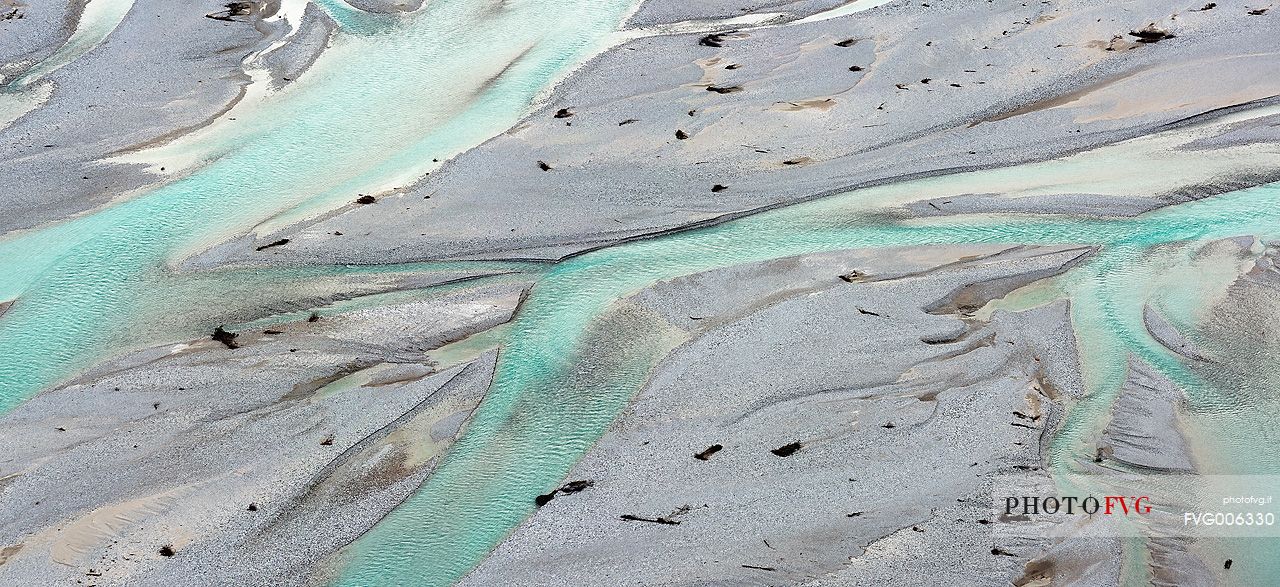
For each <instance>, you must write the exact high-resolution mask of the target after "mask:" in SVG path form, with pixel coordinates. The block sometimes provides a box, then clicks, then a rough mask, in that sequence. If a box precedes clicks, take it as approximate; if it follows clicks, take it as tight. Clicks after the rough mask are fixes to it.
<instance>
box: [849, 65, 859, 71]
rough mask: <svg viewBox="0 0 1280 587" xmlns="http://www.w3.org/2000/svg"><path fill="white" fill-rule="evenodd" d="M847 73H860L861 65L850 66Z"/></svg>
mask: <svg viewBox="0 0 1280 587" xmlns="http://www.w3.org/2000/svg"><path fill="white" fill-rule="evenodd" d="M849 71H862V66H861V65H850V66H849Z"/></svg>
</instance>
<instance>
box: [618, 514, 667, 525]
mask: <svg viewBox="0 0 1280 587" xmlns="http://www.w3.org/2000/svg"><path fill="white" fill-rule="evenodd" d="M618 517H619V518H622V519H623V520H626V521H628V522H648V523H650V524H666V525H668V526H676V525H679V524H680V520H673V519H671V518H665V517H658V518H646V517H644V516H633V515H631V514H622V515H621V516H618Z"/></svg>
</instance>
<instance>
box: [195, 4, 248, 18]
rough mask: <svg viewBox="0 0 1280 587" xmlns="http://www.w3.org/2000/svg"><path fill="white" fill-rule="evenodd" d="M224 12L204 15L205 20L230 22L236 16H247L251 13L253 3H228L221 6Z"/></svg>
mask: <svg viewBox="0 0 1280 587" xmlns="http://www.w3.org/2000/svg"><path fill="white" fill-rule="evenodd" d="M223 6H224V7H225V8H226V10H223V11H222V12H211V13H209V14H206V15H204V17H205V18H212V19H214V20H225V21H232V20H234V17H237V16H248V15H249V14H250V13H252V12H253V3H251V2H228V3H226V4H223Z"/></svg>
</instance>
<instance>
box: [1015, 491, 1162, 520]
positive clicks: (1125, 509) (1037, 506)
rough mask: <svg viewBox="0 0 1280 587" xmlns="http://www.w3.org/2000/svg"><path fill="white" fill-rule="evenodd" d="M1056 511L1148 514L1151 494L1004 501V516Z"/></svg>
mask: <svg viewBox="0 0 1280 587" xmlns="http://www.w3.org/2000/svg"><path fill="white" fill-rule="evenodd" d="M1058 513H1063V514H1068V515H1072V514H1085V515H1090V516H1092V515H1094V514H1102V515H1104V516H1111V515H1116V514H1120V515H1125V516H1127V515H1130V514H1149V513H1151V497H1150V496H1146V495H1138V496H1125V495H1104V496H1102V497H1094V496H1086V497H1078V496H1074V495H1066V496H1062V497H1058V496H1056V495H1051V496H1047V497H1046V496H1039V495H1022V496H1009V497H1006V498H1005V500H1004V516H1005V518H1008V517H1010V516H1031V515H1039V514H1050V515H1053V514H1058Z"/></svg>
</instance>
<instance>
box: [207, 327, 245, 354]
mask: <svg viewBox="0 0 1280 587" xmlns="http://www.w3.org/2000/svg"><path fill="white" fill-rule="evenodd" d="M237 336H240V335H239V334H236V333H234V332H227V331H226V330H223V328H222V327H221V326H219V327H217V328H214V329H213V336H211V337H210V338H212V339H213V340H216V341H218V342H220V343H222V344H224V345H226V347H227V348H229V349H238V348H240V345H239V344H237V343H236V337H237Z"/></svg>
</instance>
